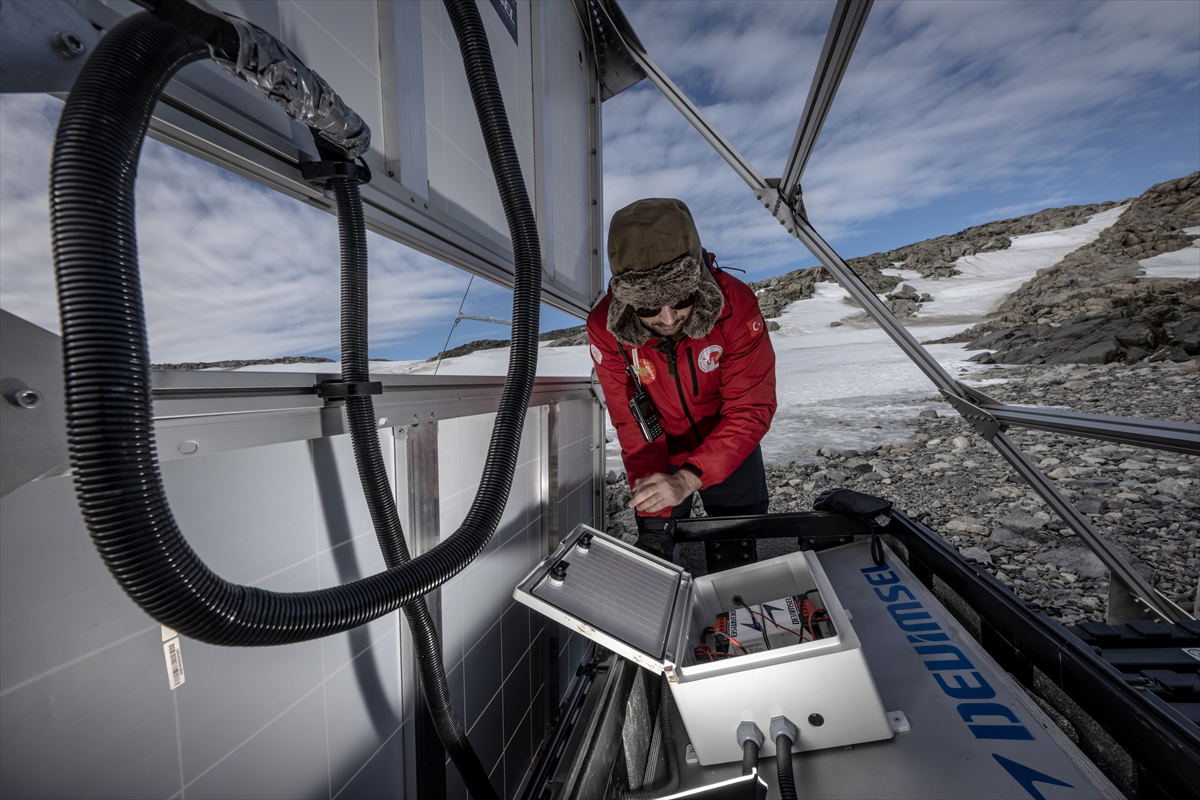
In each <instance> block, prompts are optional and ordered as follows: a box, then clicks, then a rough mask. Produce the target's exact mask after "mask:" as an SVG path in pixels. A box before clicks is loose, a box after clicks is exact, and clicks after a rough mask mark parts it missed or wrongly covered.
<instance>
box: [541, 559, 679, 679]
mask: <svg viewBox="0 0 1200 800" xmlns="http://www.w3.org/2000/svg"><path fill="white" fill-rule="evenodd" d="M563 562H566V563H567V564H568V566H567V574H566V577H565V579H564V580H563V582H562V584H561V585H557V586H556V585H555V584H554V582H553V581H552V580H551V578H550V576H549V575H547V576H546V577H544V578H542V580H541V581H539V582H538V584H537V585H536V586H535V587H534V588H533V592H532V594H533V595H534V596H535V597H537V598H539V599H541V600H543V601H545V602H546V603H549V604H551V605H553V606H555V607H556V608H559V609H561V610H562V611H564V612H566V613H567V614H569V615H571V616H572V617H574V618H575V619H578V620H582V621H583V622H586V623H587V624H589V625H591V626H592V627H594V628H597V629H598V630H601V631H603V632H604V633H607V634H608V635H610V636H612V637H614V638H616V639H619V640H621V641H623V642H625V643H626V644H628V645H630V646H632V647H634V648H636V649H637V650H639V651H641V652H643V653H646V654H647V655H650V656H652V657H653V658H656V659H661V658H662V657H663V654H664V652H665V649H666V638H667V628H668V627H669V624H670V619H671V611H672V608H673V606H674V603H675V595H676V592H677V591H678V589H679V580H680V577H679V572H677V571H675V570H672V569H671V568H670V567H667V566H666V565H663V564H657V563H655V562H654V561H651V560H650V559H649V558H647V557H642V556H639V555H638V554H636V553H634V552H631V551H630V550H628V549H627V548H625V547H622V546H621V545H619V544H617V543H615V542H613V541H610V540H605V539H604V538H603V537H601V536H594V537H593V538H592V542H591V547H589V548H588V549H587V550H586V551H583V550H580V549H579V547H578V545H576V546H575V547H572V548H571V549H570V550H568V551H567V554H566V555H565V556H564V557H563V559H562V560H561V561H559V562H558V563H559V564H561V563H563Z"/></svg>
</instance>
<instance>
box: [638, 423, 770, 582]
mask: <svg viewBox="0 0 1200 800" xmlns="http://www.w3.org/2000/svg"><path fill="white" fill-rule="evenodd" d="M677 471H678V470H677V468H675V467H672V468H671V472H672V474H674V473H675V472H677ZM694 496H695V495H689V496H688V497H687V499H685V500H684V501H683V502H682V503H680V504H679V505H677V506H675V507H674V508H672V509H671V516H672V517H674V518H676V519H678V518H680V517H689V516H691V514H692V499H693V497H694ZM700 499H701V500H702V501H704V513H706V514H708V515H709V516H710V517H743V516H748V515H750V514H765V513H767V506H768V505H769V503H770V496H769V495H768V494H767V471H766V468H765V467H764V466H763V457H762V447H761V446H759V447H755V448H754V452H752V453H751V454H750V455H748V456H746V460H745V461H743V462H742V463H741V464H740V465H739V466H738V468H737V469H735V470H734V471H733V472H732V473H730V475H729V477H728V478H726V479H725V480H724V481H722V482H721V483H718V484H716V485H713V486H707V487H705V488H703V489H701V490H700ZM634 519H635V520H636V521H637V529H638V537H639V538H638V541H637V546H638V547H641V548H642V549H645V550H649V551H650V552H653V553H655V554H656V555H662V556H665V557H666V558H667V560H670V553H671V551H672V550H674V545H675V542H674V539H672V538H671V536H670V534H667V533H664V532H662V531H651V532H650V533H649V534H647V533H646V520H647V519H655V518H654V517H643V516H641V515H640V514H639V515H636V516H635V517H634Z"/></svg>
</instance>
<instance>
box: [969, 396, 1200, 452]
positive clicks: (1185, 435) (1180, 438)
mask: <svg viewBox="0 0 1200 800" xmlns="http://www.w3.org/2000/svg"><path fill="white" fill-rule="evenodd" d="M979 407H980V408H981V409H982V410H984V411H986V412H987V413H989V414H991V415H992V417H994V418H995V419H996V421H997V422H999V423H1000V424H1002V425H1016V426H1017V427H1020V428H1032V429H1034V430H1041V431H1050V432H1052V433H1064V434H1070V435H1072V436H1081V437H1084V438H1087V439H1104V440H1106V441H1110V442H1118V443H1120V444H1130V445H1135V446H1138V447H1153V448H1154V449H1156V450H1169V451H1172V452H1175V453H1183V454H1184V455H1189V456H1200V425H1197V424H1196V423H1193V422H1167V421H1163V420H1156V419H1133V418H1128V417H1110V416H1104V415H1100V414H1081V413H1079V412H1076V411H1062V410H1059V409H1053V408H1036V407H1025V406H1010V405H1004V404H1002V403H999V404H995V405H993V404H990V403H980V404H979Z"/></svg>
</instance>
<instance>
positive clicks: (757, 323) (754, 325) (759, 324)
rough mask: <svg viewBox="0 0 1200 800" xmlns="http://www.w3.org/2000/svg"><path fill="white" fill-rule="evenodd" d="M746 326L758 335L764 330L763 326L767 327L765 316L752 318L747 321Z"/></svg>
mask: <svg viewBox="0 0 1200 800" xmlns="http://www.w3.org/2000/svg"><path fill="white" fill-rule="evenodd" d="M746 327H747V328H749V329H750V333H752V334H754V335H755V336H758V335H759V334H760V333H762V332H763V328H764V327H766V325H765V324H764V323H763V318H762V317H759V318H758V319H752V320H750V321H749V322H747V323H746Z"/></svg>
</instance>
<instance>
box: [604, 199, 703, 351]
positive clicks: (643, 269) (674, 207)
mask: <svg viewBox="0 0 1200 800" xmlns="http://www.w3.org/2000/svg"><path fill="white" fill-rule="evenodd" d="M608 263H609V266H610V267H611V268H612V274H613V277H612V281H610V282H609V286H610V287H611V289H612V302H611V304H610V305H609V307H608V330H609V332H610V333H611V334H612V335H613V336H615V337H617V340H618V341H620V342H621V343H622V344H626V345H629V346H631V347H637V346H639V345H642V344H645V342H646V340H647V339H650V338H651V337H653V336H655V334H654V333H653V332H652V331H650V330H649V329H648V328H647V327H646V326H645V325H643V324H642V322H641V318H640V317H639V316H638V315H637V309H639V308H661V307H662V306H665V305H668V304H670V303H674V302H676V301H678V300H680V299H682V298H684V297H687V296H688V295H689V294H695V296H696V303H695V305H694V306H693V307H692V313H691V315H690V316H689V317H688V319H687V321H686V322H684V324H683V336H685V337H686V338H688V339H699V338H701V337H703V336H706V335H707V334H708V332H709V331H711V330H712V328H713V325H715V324H716V323H717V318H718V317H720V316H721V310H722V308H724V305H725V298H724V296H723V295H722V294H721V289H720V287H718V286H717V282H716V281H715V280H714V279H713V276H712V273H711V272H709V270H708V266H707V265H706V264H704V263H703V254H702V251H701V249H700V234H698V233H697V232H696V223H695V222H693V221H692V212H691V211H689V210H688V207H687V206H686V205H684V204H683V202H682V201H680V200H674V199H671V198H662V197H651V198H646V199H645V200H638V201H637V202H635V203H631V204H630V205H627V206H625V207H624V208H622V209H621V210H620V211H618V212H617V213H615V214H613V217H612V221H611V222H610V223H609V226H608Z"/></svg>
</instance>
